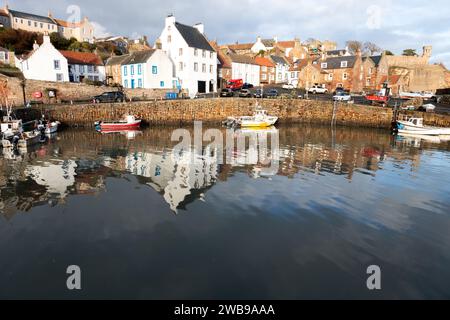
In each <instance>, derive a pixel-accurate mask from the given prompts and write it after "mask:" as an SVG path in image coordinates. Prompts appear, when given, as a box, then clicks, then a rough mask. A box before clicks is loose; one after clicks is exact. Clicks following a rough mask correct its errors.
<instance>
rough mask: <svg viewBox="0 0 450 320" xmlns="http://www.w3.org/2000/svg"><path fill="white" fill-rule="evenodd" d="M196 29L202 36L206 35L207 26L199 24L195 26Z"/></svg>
mask: <svg viewBox="0 0 450 320" xmlns="http://www.w3.org/2000/svg"><path fill="white" fill-rule="evenodd" d="M194 28H195V29H197V30H198V32H200V33H201V34H204V33H205V26H204V25H203V23H197V24H196V25H194Z"/></svg>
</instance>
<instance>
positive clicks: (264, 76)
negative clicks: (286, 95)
mask: <svg viewBox="0 0 450 320" xmlns="http://www.w3.org/2000/svg"><path fill="white" fill-rule="evenodd" d="M261 79H262V80H263V81H266V80H267V74H266V73H263V74H262V75H261Z"/></svg>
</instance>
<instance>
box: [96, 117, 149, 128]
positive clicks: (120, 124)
mask: <svg viewBox="0 0 450 320" xmlns="http://www.w3.org/2000/svg"><path fill="white" fill-rule="evenodd" d="M141 122H142V120H140V119H136V117H135V116H132V115H126V116H125V119H124V120H119V121H98V122H96V123H95V127H96V128H97V130H101V131H120V130H137V129H139V127H140V126H141Z"/></svg>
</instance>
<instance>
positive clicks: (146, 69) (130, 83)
mask: <svg viewBox="0 0 450 320" xmlns="http://www.w3.org/2000/svg"><path fill="white" fill-rule="evenodd" d="M173 69H174V67H173V63H172V61H171V60H170V58H169V56H168V55H167V54H166V53H165V52H164V51H162V50H159V49H152V50H145V51H136V52H133V53H131V54H130V55H129V56H128V57H127V58H125V60H123V61H122V64H121V71H122V86H123V87H124V88H130V89H135V88H147V89H158V88H159V89H172V88H174V77H173ZM175 85H176V83H175Z"/></svg>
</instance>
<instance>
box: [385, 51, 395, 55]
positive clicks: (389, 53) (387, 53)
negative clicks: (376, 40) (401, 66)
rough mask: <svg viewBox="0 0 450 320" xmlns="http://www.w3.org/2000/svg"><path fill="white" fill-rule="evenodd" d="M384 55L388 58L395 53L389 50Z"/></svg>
mask: <svg viewBox="0 0 450 320" xmlns="http://www.w3.org/2000/svg"><path fill="white" fill-rule="evenodd" d="M384 54H385V55H387V56H393V55H394V53H393V52H392V51H389V50H385V51H384Z"/></svg>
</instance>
